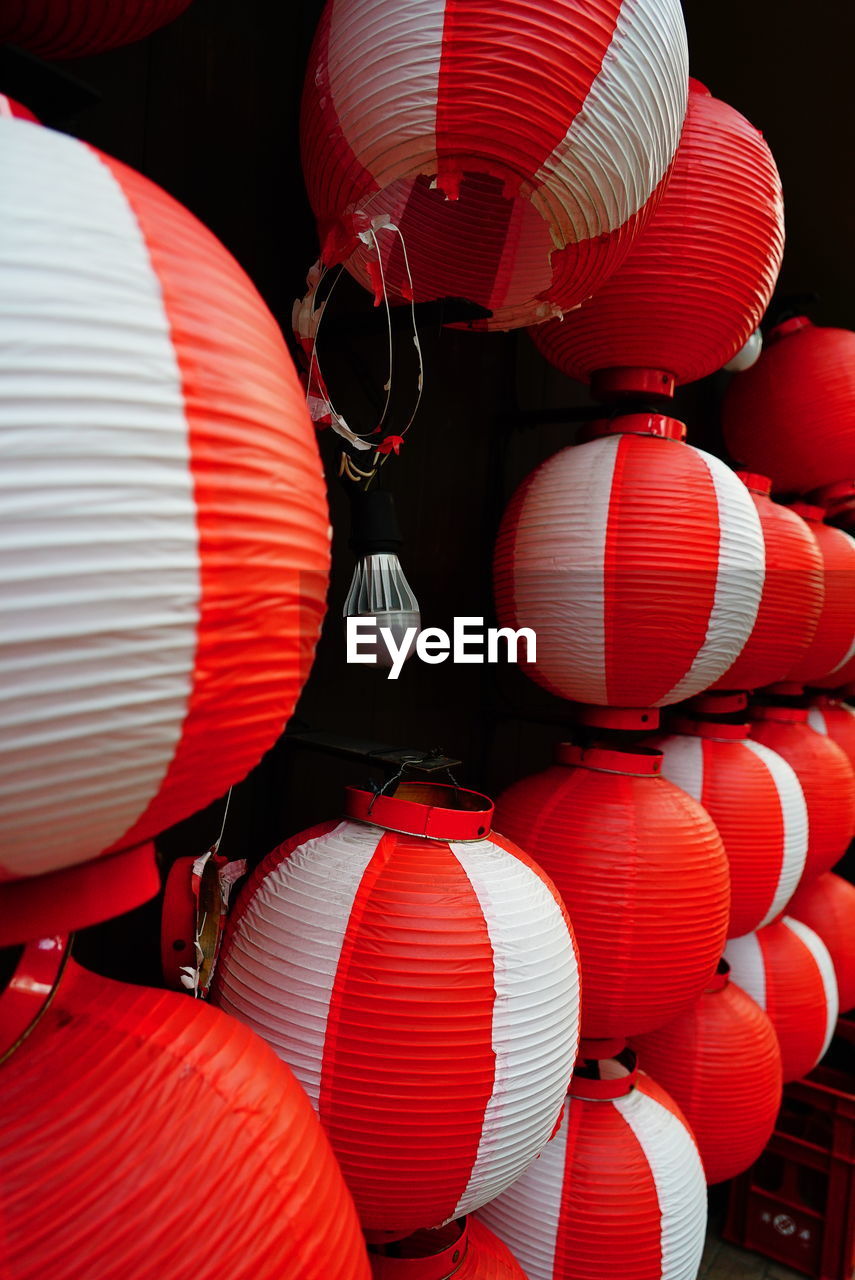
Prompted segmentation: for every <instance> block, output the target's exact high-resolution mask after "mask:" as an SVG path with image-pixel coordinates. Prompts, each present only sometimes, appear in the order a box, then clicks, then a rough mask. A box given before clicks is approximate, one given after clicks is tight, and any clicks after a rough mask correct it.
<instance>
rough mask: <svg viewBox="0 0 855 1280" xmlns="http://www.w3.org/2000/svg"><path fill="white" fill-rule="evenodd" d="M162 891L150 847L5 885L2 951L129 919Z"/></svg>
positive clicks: (0, 919)
mask: <svg viewBox="0 0 855 1280" xmlns="http://www.w3.org/2000/svg"><path fill="white" fill-rule="evenodd" d="M33 838H34V839H38V836H37V835H34V837H33ZM159 891H160V875H159V874H158V869H157V862H156V859H155V850H154V845H153V844H151V843H148V844H141V845H137V846H136V848H134V849H126V850H125V851H124V852H123V853H114V854H112V855H111V856H110V857H109V858H96V859H95V860H94V861H93V862H83V863H80V864H78V865H77V866H74V867H62V868H61V869H59V870H57V871H50V872H48V873H47V874H46V875H43V876H32V877H31V878H30V879H29V880H12V881H7V882H5V883H3V884H2V885H0V896H2V902H3V911H2V914H0V947H11V946H16V945H17V944H18V943H21V942H29V941H30V940H31V939H33V938H46V937H48V936H49V935H51V934H57V933H70V932H71V931H72V930H74V929H85V928H88V927H89V925H92V924H99V923H100V922H101V921H102V920H109V919H111V918H112V917H113V916H120V915H124V913H125V912H126V911H131V910H133V908H134V907H139V906H141V905H142V903H144V902H148V901H149V899H150V898H153V897H155V895H156V894H157V893H158V892H159Z"/></svg>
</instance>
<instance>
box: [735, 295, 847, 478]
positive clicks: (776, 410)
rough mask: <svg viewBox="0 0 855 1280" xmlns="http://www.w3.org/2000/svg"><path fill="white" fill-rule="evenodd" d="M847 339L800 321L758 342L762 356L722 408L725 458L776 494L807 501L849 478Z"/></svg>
mask: <svg viewBox="0 0 855 1280" xmlns="http://www.w3.org/2000/svg"><path fill="white" fill-rule="evenodd" d="M854 411H855V333H850V332H849V330H848V329H823V328H819V327H817V326H814V325H813V324H811V322H810V321H809V320H807V319H806V318H805V317H804V316H795V317H793V318H791V319H789V320H785V321H784V322H783V323H782V324H779V325H778V326H777V327H776V328H774V329H773V330H772V331H771V332H770V333H768V334H767V335H766V342H765V346H764V348H763V354H762V355H761V356H760V359H759V360H758V361H757V363H756V364H755V365H754V366H753V368H751V369H748V370H747V371H746V372H745V373H741V374H739V376H738V377H734V378H733V379H732V381H731V383H730V386H729V387H728V390H727V395H726V397H725V401H724V407H723V417H724V433H725V438H726V440H727V446H728V448H729V450H730V452H731V454H732V455H733V456H734V457H735V458H738V459H739V460H740V462H743V463H745V464H746V465H747V466H749V467H751V468H752V470H756V471H762V472H763V473H764V474H766V475H769V476H771V477H772V483H773V487H774V489H775V490H776V492H778V493H812V492H813V491H815V490H818V489H824V488H826V486H829V485H833V484H835V483H836V482H838V481H841V480H848V481H851V480H852V478H853V476H855V440H853V436H852V426H851V424H852V414H853V412H854Z"/></svg>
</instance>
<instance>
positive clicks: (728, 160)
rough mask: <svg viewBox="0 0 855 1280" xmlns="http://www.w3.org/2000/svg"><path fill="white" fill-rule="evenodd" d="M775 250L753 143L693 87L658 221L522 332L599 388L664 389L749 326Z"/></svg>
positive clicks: (736, 340)
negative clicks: (593, 280) (577, 302)
mask: <svg viewBox="0 0 855 1280" xmlns="http://www.w3.org/2000/svg"><path fill="white" fill-rule="evenodd" d="M783 253H784V203H783V196H782V193H781V180H780V178H779V177H778V170H777V169H776V167H775V161H774V160H773V159H772V153H771V152H770V150H769V148H768V147H767V145H766V143H765V142H764V141H763V135H762V134H761V133H759V132H758V131H757V130H756V129H755V128H754V127H753V125H751V124H749V122H748V121H747V120H746V119H745V117H744V116H742V115H740V114H739V112H738V111H734V109H733V108H732V107H729V106H728V105H727V103H725V102H721V101H719V99H718V98H714V97H713V96H712V94H711V93H710V91H709V90H708V89H707V88H706V87H705V86H704V85H702V84H700V83H699V81H697V80H690V81H689V104H688V109H687V111H686V122H685V125H684V126H683V133H682V136H681V138H680V145H679V147H678V148H677V155H676V157H675V160H674V168H673V170H672V172H671V177H670V179H669V181H668V185H667V187H666V189H665V194H664V196H663V197H662V202H661V204H660V205H659V207H658V209H657V210H656V213H655V214H654V216H653V217H652V218H651V220H650V222H649V224H648V225H647V227H646V228H645V230H644V231H643V232H642V234H641V235H640V236H639V237H638V240H637V241H636V242H635V244H634V245H633V247H632V250H631V252H630V254H629V256H628V257H627V259H626V261H625V262H624V263H623V265H622V266H621V267H620V269H619V270H618V271H617V272H615V273H614V274H613V275H612V276H611V277H610V279H608V280H607V281H606V282H605V283H604V284H603V285H601V286H600V287H599V288H598V289H597V290H596V291H595V293H594V296H593V297H592V298H588V299H587V300H586V301H584V302H583V303H582V306H581V307H580V308H578V309H577V310H575V311H571V312H569V313H568V314H567V315H566V316H565V317H564V319H563V320H560V321H559V320H554V321H551V322H550V323H549V324H545V325H543V326H542V327H539V328H535V329H532V331H531V334H532V337H533V338H534V340H535V343H536V345H537V347H538V348H539V350H540V351H541V352H542V353H543V354H544V355H545V356H546V358H547V360H549V361H551V362H552V364H554V365H556V366H557V368H559V369H560V370H561V371H562V373H566V374H567V375H568V377H571V378H578V379H579V380H580V381H582V382H590V381H591V379H592V378H593V380H594V385H595V390H597V391H601V392H610V391H615V390H619V391H626V390H629V389H633V390H654V391H657V392H659V393H660V394H670V393H671V392H673V389H674V384H675V382H676V383H683V382H693V381H694V380H695V379H696V378H703V377H706V375H707V374H710V373H714V372H715V371H716V369H720V368H721V366H722V365H723V364H725V362H726V361H728V360H729V359H730V358H731V356H733V355H735V354H736V352H737V351H739V349H740V348H741V347H742V346H744V344H745V343H746V341H747V340H748V338H749V337H750V335H751V334H752V333H753V331H754V330H755V329H756V328H757V325H758V324H759V323H760V320H761V319H762V316H763V313H764V311H765V310H766V307H767V305H768V303H769V299H770V298H771V296H772V290H773V289H774V287H775V281H776V280H777V278H778V272H779V270H780V267H781V258H782V257H783Z"/></svg>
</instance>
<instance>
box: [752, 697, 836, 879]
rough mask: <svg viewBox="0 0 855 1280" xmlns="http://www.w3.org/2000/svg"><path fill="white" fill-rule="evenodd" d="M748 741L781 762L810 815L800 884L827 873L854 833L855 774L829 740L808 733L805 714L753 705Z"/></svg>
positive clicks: (801, 710)
mask: <svg viewBox="0 0 855 1280" xmlns="http://www.w3.org/2000/svg"><path fill="white" fill-rule="evenodd" d="M750 715H751V719H752V724H751V737H752V738H753V739H754V740H755V741H756V742H761V743H763V745H764V746H767V747H771V748H772V750H773V751H775V752H777V754H778V755H779V756H783V758H784V759H785V760H786V762H787V764H789V765H790V766H791V767H792V769H793V771H794V773H795V775H796V777H797V778H798V780H799V784H800V785H801V789H802V792H803V794H804V798H805V804H806V805H807V814H808V850H807V859H806V862H805V869H804V880H805V882H807V881H808V880H810V879H811V877H812V876H817V875H819V874H820V873H821V872H823V871H828V870H829V869H830V868H831V867H833V866H834V864H835V862H837V860H838V858H842V857H843V855H844V853H845V852H846V847H847V845H848V844H849V841H850V840H851V839H852V835H853V833H855V772H853V769H852V765H851V764H850V763H849V761H848V760H847V759H846V756H845V755H844V754H843V752H842V751H841V750H840V747H838V746H837V744H836V743H834V742H832V741H831V739H830V738H825V737H823V736H822V734H819V733H817V732H816V731H815V730H814V729H811V727H810V726H809V724H808V723H807V711H805V710H804V709H802V708H798V707H776V706H769V705H765V704H762V703H761V704H756V705H755V706H753V707H752V708H751V710H750Z"/></svg>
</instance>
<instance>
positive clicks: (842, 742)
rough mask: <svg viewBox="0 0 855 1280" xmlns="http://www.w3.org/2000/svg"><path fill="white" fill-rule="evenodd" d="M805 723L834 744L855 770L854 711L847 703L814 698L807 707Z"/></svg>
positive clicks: (832, 699)
mask: <svg viewBox="0 0 855 1280" xmlns="http://www.w3.org/2000/svg"><path fill="white" fill-rule="evenodd" d="M807 722H808V724H809V725H810V727H811V728H812V729H815V730H816V732H817V733H821V734H824V735H825V737H827V738H830V739H831V741H832V742H836V743H837V745H838V747H840V749H841V751H842V752H843V753H844V755H845V756H846V758H847V760H848V761H849V763H850V764H851V765H852V767H853V768H855V711H853V710H852V708H851V707H850V706H849V705H848V703H846V702H839V701H837V699H835V698H826V697H819V698H815V699H814V701H813V702H812V703H811V705H810V706H809V707H808V715H807Z"/></svg>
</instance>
